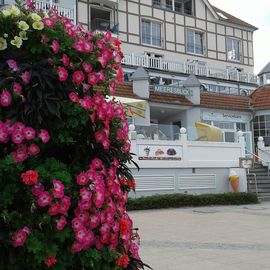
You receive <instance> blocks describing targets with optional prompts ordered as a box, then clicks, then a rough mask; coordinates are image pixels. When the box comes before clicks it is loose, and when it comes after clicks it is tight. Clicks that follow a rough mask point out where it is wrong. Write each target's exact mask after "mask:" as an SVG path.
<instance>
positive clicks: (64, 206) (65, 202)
mask: <svg viewBox="0 0 270 270" xmlns="http://www.w3.org/2000/svg"><path fill="white" fill-rule="evenodd" d="M70 205H71V200H70V197H68V196H66V195H64V196H63V197H62V199H61V204H60V207H61V208H60V213H61V214H63V215H65V214H67V211H68V209H69V207H70Z"/></svg>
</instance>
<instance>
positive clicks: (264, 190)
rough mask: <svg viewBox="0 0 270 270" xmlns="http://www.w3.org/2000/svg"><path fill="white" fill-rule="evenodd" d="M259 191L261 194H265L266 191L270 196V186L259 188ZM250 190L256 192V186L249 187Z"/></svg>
mask: <svg viewBox="0 0 270 270" xmlns="http://www.w3.org/2000/svg"><path fill="white" fill-rule="evenodd" d="M257 190H258V193H259V194H264V193H269V196H270V188H258V189H257ZM249 191H250V192H256V189H255V188H251V189H249Z"/></svg>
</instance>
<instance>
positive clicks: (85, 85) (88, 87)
mask: <svg viewBox="0 0 270 270" xmlns="http://www.w3.org/2000/svg"><path fill="white" fill-rule="evenodd" d="M90 87H91V86H90V85H89V84H86V83H83V91H84V92H85V93H86V92H87V91H88V90H89V89H90Z"/></svg>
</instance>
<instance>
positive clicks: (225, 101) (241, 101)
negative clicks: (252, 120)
mask: <svg viewBox="0 0 270 270" xmlns="http://www.w3.org/2000/svg"><path fill="white" fill-rule="evenodd" d="M249 103H250V98H249V97H244V96H229V95H222V94H217V93H209V92H202V93H201V106H202V107H206V108H215V109H225V110H241V111H247V110H250V109H251V108H250V106H249Z"/></svg>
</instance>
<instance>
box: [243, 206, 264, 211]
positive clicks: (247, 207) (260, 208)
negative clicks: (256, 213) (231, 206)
mask: <svg viewBox="0 0 270 270" xmlns="http://www.w3.org/2000/svg"><path fill="white" fill-rule="evenodd" d="M243 208H244V209H247V210H252V211H253V210H266V209H268V208H266V207H249V206H244V207H243Z"/></svg>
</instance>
